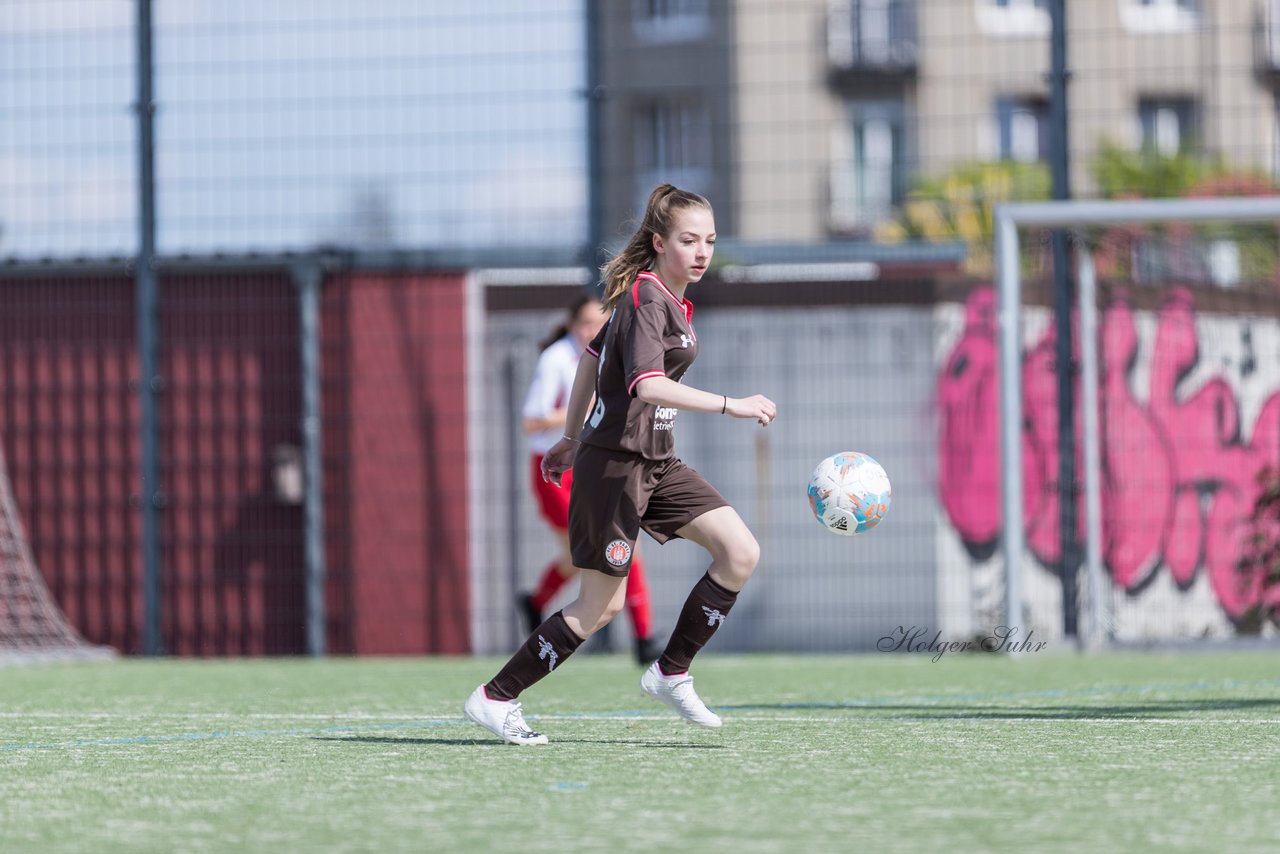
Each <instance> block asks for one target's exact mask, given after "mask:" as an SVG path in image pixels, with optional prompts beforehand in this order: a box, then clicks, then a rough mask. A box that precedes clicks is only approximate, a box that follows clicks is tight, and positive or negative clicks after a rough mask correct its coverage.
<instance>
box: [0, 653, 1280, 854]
mask: <svg viewBox="0 0 1280 854" xmlns="http://www.w3.org/2000/svg"><path fill="white" fill-rule="evenodd" d="M498 664H500V662H499V661H497V660H494V659H333V660H305V659H296V660H234V661H191V660H122V661H116V662H107V663H94V664H65V665H42V666H25V667H9V668H4V669H0V851H3V852H6V854H8V852H24V851H38V852H45V851H92V852H110V851H121V852H124V851H127V852H145V851H165V852H168V851H182V852H199V851H273V852H289V851H480V850H492V851H509V852H516V851H557V852H572V851H596V850H609V851H623V850H628V851H682V852H683V851H688V852H710V851H779V852H783V851H785V852H791V851H803V850H816V851H836V850H841V851H845V850H847V851H855V850H856V851H1018V852H1038V851H1079V850H1094V849H1098V850H1103V849H1105V850H1113V851H1121V850H1123V851H1137V850H1151V851H1167V850H1203V851H1228V850H1231V851H1241V850H1258V851H1262V850H1275V848H1276V846H1277V845H1280V658H1278V657H1277V656H1276V655H1274V654H1270V653H1265V652H1254V653H1232V654H1228V653H1178V654H1154V653H1153V654H1145V655H1142V654H1107V655H1099V656H1070V655H1065V656H1064V655H1037V656H1024V657H1022V658H1021V659H1017V660H1013V659H1008V658H1004V657H998V656H984V655H950V656H946V657H943V658H942V660H940V661H938V662H933V661H930V659H929V657H928V656H923V655H868V656H741V657H738V656H717V655H712V654H709V655H705V656H702V657H701V658H700V659H699V660H698V661H697V662H696V664H695V668H694V675H695V676H696V677H697V682H696V684H697V688H698V690H699V692H700V693H701V694H702V696H703V698H704V699H705V700H706V701H707V703H708V704H709V705H710V706H711V707H712V708H713V709H715V710H717V711H718V712H720V714H722V715H723V716H724V719H725V725H724V727H723V728H722V729H720V730H705V729H698V728H694V727H692V726H689V725H687V724H684V723H682V722H681V721H679V720H678V719H677V718H676V717H675V716H674V714H673V713H671V712H669V711H668V710H666V709H665V708H664V707H662V706H659V705H657V704H655V703H653V702H652V701H651V700H649V699H648V698H646V697H644V696H642V695H641V694H640V692H639V689H638V681H639V677H640V670H639V669H638V668H637V667H636V666H635V665H633V664H632V663H631V662H630V661H629V660H627V659H624V658H622V657H618V656H591V655H583V656H579V657H577V658H575V659H573V660H572V661H571V662H569V663H567V664H566V666H565V667H564V669H563V670H557V672H556V674H555V675H554V676H553V677H551V678H550V679H547V680H544V681H543V682H542V683H540V684H538V685H536V686H535V687H533V688H532V689H530V690H529V691H528V692H526V694H525V695H524V697H522V700H523V701H524V703H525V713H526V716H527V718H528V720H529V722H530V723H531V724H532V725H533V726H534V727H535V728H537V729H539V730H540V731H542V732H544V733H545V734H546V735H547V736H548V737H549V738H550V739H551V744H550V745H549V746H546V747H513V746H508V745H503V744H501V743H499V742H498V741H496V740H495V739H493V738H492V737H490V736H489V735H488V734H487V733H486V732H484V731H482V730H480V729H479V728H477V727H476V726H474V725H472V724H469V723H466V722H465V721H464V719H463V718H462V715H461V705H462V701H463V700H464V699H465V698H466V696H467V694H468V693H469V692H470V691H471V690H472V689H473V688H474V687H475V686H476V685H477V684H479V683H480V682H481V681H483V680H484V679H486V678H488V677H489V676H490V675H492V672H493V671H494V670H495V669H496V667H497V666H498Z"/></svg>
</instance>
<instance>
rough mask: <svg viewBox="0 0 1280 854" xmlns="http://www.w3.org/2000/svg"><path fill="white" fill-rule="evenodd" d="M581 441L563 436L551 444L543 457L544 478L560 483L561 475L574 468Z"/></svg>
mask: <svg viewBox="0 0 1280 854" xmlns="http://www.w3.org/2000/svg"><path fill="white" fill-rule="evenodd" d="M580 444H582V443H581V442H577V441H574V440H573V439H568V438H563V439H561V440H560V441H559V442H556V443H555V444H554V445H552V446H551V450H549V451H547V453H546V454H544V455H543V457H542V479H543V480H546V481H550V482H551V483H554V484H555V485H556V486H559V485H560V476H561V475H562V474H564V473H565V472H567V471H568V470H569V469H571V468H573V459H574V457H576V456H577V455H578V445H580Z"/></svg>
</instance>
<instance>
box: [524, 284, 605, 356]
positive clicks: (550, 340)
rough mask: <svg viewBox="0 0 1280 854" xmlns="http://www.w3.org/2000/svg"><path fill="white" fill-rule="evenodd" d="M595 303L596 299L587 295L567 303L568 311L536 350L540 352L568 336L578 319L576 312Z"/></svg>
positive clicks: (539, 343) (581, 295)
mask: <svg viewBox="0 0 1280 854" xmlns="http://www.w3.org/2000/svg"><path fill="white" fill-rule="evenodd" d="M593 302H597V300H596V298H595V297H594V296H592V295H591V294H588V293H582V294H579V295H578V296H577V297H575V298H574V300H573V302H571V303H569V311H568V313H567V314H566V315H565V316H564V319H563V320H561V321H560V322H559V323H558V324H556V326H555V328H553V329H552V330H551V333H550V334H549V335H547V337H546V338H543V339H542V340H541V341H539V342H538V350H539V351H542V350H545V349H547V348H548V347H550V346H551V345H552V344H554V343H556V342H557V341H559V340H560V339H561V338H563V337H564V336H566V335H568V334H569V329H570V328H571V327H572V326H573V322H574V321H575V320H577V319H578V312H580V311H582V309H583V307H584V306H586V305H587V304H589V303H593Z"/></svg>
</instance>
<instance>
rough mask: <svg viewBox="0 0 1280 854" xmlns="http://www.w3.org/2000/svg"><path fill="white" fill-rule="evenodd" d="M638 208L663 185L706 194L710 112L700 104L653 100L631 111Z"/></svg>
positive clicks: (708, 171) (709, 166) (708, 175)
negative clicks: (668, 183)
mask: <svg viewBox="0 0 1280 854" xmlns="http://www.w3.org/2000/svg"><path fill="white" fill-rule="evenodd" d="M635 144H636V151H635V162H636V188H635V189H636V194H637V197H638V199H639V207H640V208H641V209H643V208H644V202H645V200H647V199H648V198H649V193H650V192H651V191H652V190H653V188H654V187H655V186H656V185H658V184H660V183H662V182H664V181H666V182H670V183H672V184H675V185H676V186H678V187H680V188H682V189H686V190H692V191H694V192H695V193H706V192H708V191H709V190H710V184H711V112H710V110H708V108H707V105H706V103H705V102H703V101H701V100H675V99H655V100H651V101H643V102H641V103H640V104H639V105H638V106H637V107H636V110H635Z"/></svg>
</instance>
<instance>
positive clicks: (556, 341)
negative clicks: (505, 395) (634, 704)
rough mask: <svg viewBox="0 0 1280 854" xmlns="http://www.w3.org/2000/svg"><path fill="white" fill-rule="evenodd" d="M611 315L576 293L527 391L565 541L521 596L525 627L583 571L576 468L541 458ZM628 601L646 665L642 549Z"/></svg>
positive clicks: (560, 427) (549, 499) (553, 523)
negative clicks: (586, 353)
mask: <svg viewBox="0 0 1280 854" xmlns="http://www.w3.org/2000/svg"><path fill="white" fill-rule="evenodd" d="M607 319H608V316H607V315H606V314H605V313H604V309H603V307H602V306H601V304H600V300H598V299H596V298H595V297H592V296H588V295H586V294H583V295H582V296H579V297H578V298H577V299H575V300H574V301H573V303H572V304H570V306H569V313H568V316H567V317H566V318H565V320H564V322H563V323H561V324H560V325H559V326H557V327H556V328H555V329H554V330H552V332H551V335H550V336H549V337H548V338H547V339H546V340H545V341H543V342H542V354H541V355H540V356H538V363H537V365H536V366H535V367H534V369H533V381H532V382H531V383H530V384H529V391H528V393H527V394H526V395H525V400H524V411H523V413H522V416H523V426H524V431H525V433H527V434H528V435H529V449H530V451H532V460H531V463H532V465H531V467H530V468H531V470H532V484H533V493H534V496H535V497H536V498H537V499H538V507H539V509H541V511H542V518H543V519H545V520H546V522H547V524H548V525H549V526H550V527H551V533H552V534H553V535H555V538H556V542H557V543H558V544H559V546H560V551H559V554H558V555H557V556H556V558H555V559H554V560H552V561H551V563H550V564H548V565H547V568H546V569H544V570H543V572H542V577H541V578H540V579H539V580H538V585H537V587H535V588H534V590H533V592H532V593H522V594H521V595H520V597H519V599H518V604H519V606H520V610H521V612H522V614H523V615H524V618H525V620H526V621H527V622H528V624H529V625H528V626H526V627H525V631H533V630H534V629H536V628H537V627H538V626H539V624H541V623H542V612H543V611H544V610H545V609H546V607H547V604H548V603H549V602H550V601H551V600H552V598H554V597H555V595H556V593H558V592H559V591H560V588H561V587H563V586H564V585H565V584H566V583H567V582H568V581H569V580H571V579H572V578H574V576H576V575H577V574H578V570H577V568H575V567H574V565H573V558H572V556H571V555H570V553H569V494H570V487H571V485H572V481H573V471H572V470H570V471H566V472H565V473H564V475H563V476H562V477H561V479H560V483H553V482H552V481H550V480H547V479H545V478H543V476H542V458H543V455H545V454H546V453H547V451H548V450H550V449H551V447H552V446H553V445H554V444H555V443H556V442H557V441H559V439H560V437H561V436H563V435H564V428H565V420H564V419H565V406H566V405H567V404H568V402H569V396H570V394H571V393H572V392H573V380H574V376H575V375H576V374H577V371H578V360H579V359H580V358H581V357H582V351H583V349H584V348H585V347H586V346H587V344H588V343H590V342H591V340H592V339H593V338H595V337H596V335H597V334H598V333H599V332H600V329H601V327H603V326H604V322H605V320H607ZM626 605H627V614H628V615H629V616H630V617H631V627H632V629H633V630H634V632H635V638H636V640H635V653H636V660H637V661H638V662H639V663H640V666H641V667H643V666H645V665H647V664H650V663H652V662H653V660H654V659H655V658H657V657H658V653H659V652H661V650H659V649H657V648H656V647H655V642H654V639H653V637H652V634H653V623H652V618H651V616H650V607H649V589H648V585H646V584H645V578H644V566H643V565H642V563H641V561H640V557H639V555H636V556H634V557H633V558H632V561H631V572H630V573H629V574H628V575H627V601H626Z"/></svg>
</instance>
